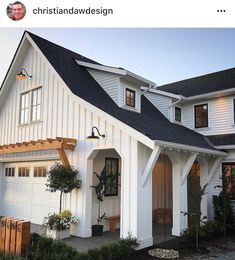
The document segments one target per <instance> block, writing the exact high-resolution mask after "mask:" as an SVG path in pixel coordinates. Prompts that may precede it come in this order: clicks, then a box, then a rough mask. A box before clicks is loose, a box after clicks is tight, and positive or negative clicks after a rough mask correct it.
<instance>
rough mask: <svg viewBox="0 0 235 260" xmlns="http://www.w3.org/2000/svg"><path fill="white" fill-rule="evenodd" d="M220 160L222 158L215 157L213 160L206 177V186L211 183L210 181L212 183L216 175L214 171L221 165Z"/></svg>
mask: <svg viewBox="0 0 235 260" xmlns="http://www.w3.org/2000/svg"><path fill="white" fill-rule="evenodd" d="M222 160H223V157H217V158H216V159H215V160H214V162H213V164H212V166H211V169H210V171H209V173H208V175H207V184H208V185H209V184H210V183H211V181H212V179H213V177H214V175H215V173H216V170H217V168H218V166H219V164H220V163H221V161H222Z"/></svg>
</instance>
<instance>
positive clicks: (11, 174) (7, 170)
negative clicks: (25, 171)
mask: <svg viewBox="0 0 235 260" xmlns="http://www.w3.org/2000/svg"><path fill="white" fill-rule="evenodd" d="M5 177H15V168H13V167H8V168H5Z"/></svg>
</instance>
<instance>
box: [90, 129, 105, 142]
mask: <svg viewBox="0 0 235 260" xmlns="http://www.w3.org/2000/svg"><path fill="white" fill-rule="evenodd" d="M94 129H96V131H97V133H98V135H95V133H94ZM99 136H101V137H103V138H105V135H104V134H103V135H102V134H100V132H99V129H98V128H97V127H96V126H93V127H92V130H91V135H90V136H87V139H88V140H98V139H100V138H99Z"/></svg>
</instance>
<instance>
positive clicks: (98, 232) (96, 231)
mask: <svg viewBox="0 0 235 260" xmlns="http://www.w3.org/2000/svg"><path fill="white" fill-rule="evenodd" d="M103 228H104V226H103V225H92V227H91V230H92V236H102V235H103Z"/></svg>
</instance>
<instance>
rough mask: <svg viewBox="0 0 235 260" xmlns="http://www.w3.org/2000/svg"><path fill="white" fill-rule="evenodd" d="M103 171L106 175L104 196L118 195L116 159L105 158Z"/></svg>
mask: <svg viewBox="0 0 235 260" xmlns="http://www.w3.org/2000/svg"><path fill="white" fill-rule="evenodd" d="M105 173H106V176H107V177H108V179H107V182H106V185H105V196H117V195H118V159H116V158H106V160H105Z"/></svg>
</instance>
